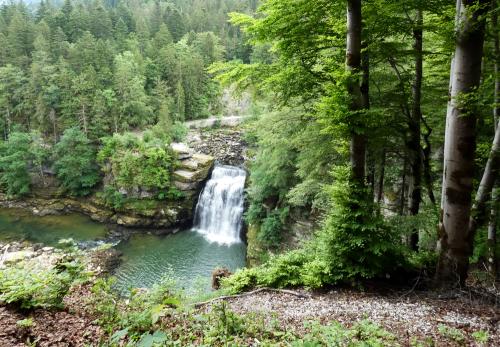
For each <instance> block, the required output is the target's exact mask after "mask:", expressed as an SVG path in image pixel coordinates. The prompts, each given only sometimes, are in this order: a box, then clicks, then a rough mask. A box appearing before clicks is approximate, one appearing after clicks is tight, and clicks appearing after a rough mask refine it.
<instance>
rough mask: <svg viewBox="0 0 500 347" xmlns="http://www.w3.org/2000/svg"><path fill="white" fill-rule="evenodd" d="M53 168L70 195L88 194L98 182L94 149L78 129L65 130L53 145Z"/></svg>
mask: <svg viewBox="0 0 500 347" xmlns="http://www.w3.org/2000/svg"><path fill="white" fill-rule="evenodd" d="M54 170H55V172H56V175H57V178H58V179H59V180H60V182H61V186H62V187H63V188H64V189H65V190H66V191H67V192H68V193H69V194H70V195H75V196H79V195H88V194H89V193H90V192H91V189H92V187H94V186H95V185H96V184H97V183H98V182H99V179H100V177H99V173H98V172H99V171H98V168H97V165H96V152H95V149H94V147H93V146H92V144H91V142H90V140H89V139H88V138H87V137H86V136H85V134H84V133H83V132H82V131H81V130H80V129H78V128H69V129H67V130H65V131H64V133H63V136H62V137H61V140H60V141H59V142H58V143H57V144H56V145H55V147H54Z"/></svg>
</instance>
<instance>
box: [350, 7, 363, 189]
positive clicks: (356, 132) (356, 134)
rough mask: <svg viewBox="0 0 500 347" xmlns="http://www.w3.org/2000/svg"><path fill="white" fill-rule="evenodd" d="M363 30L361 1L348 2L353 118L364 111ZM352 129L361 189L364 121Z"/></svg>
mask: <svg viewBox="0 0 500 347" xmlns="http://www.w3.org/2000/svg"><path fill="white" fill-rule="evenodd" d="M361 28H362V19H361V0H348V1H347V49H346V70H347V72H348V73H349V74H350V75H349V76H348V80H347V91H348V94H349V98H350V104H349V111H350V112H351V113H352V114H353V118H356V117H359V112H360V111H361V110H362V109H363V99H362V95H361V88H360V82H359V73H360V71H361ZM350 128H351V130H350V132H351V145H350V158H351V167H352V178H353V180H354V181H355V182H356V183H357V185H358V186H359V187H360V188H363V187H364V186H365V183H364V181H365V157H366V138H365V134H364V130H363V125H362V121H361V120H358V121H357V122H352V124H350Z"/></svg>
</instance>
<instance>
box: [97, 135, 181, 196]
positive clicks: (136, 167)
mask: <svg viewBox="0 0 500 347" xmlns="http://www.w3.org/2000/svg"><path fill="white" fill-rule="evenodd" d="M174 158H175V157H174V154H173V152H172V150H171V149H170V147H169V144H168V143H165V142H164V141H163V140H162V139H158V138H156V137H155V136H154V135H153V134H150V133H145V134H144V135H143V137H142V138H139V137H137V136H136V135H133V134H124V135H117V134H116V135H114V136H113V137H109V138H105V139H104V145H103V147H102V149H101V150H100V152H99V154H98V160H99V162H100V163H101V165H102V167H103V170H104V173H105V174H106V175H111V177H112V178H113V179H112V182H107V184H106V187H105V190H106V189H107V190H108V192H107V194H109V193H110V192H111V191H112V190H113V189H114V190H115V191H116V190H118V189H125V190H129V189H134V188H136V189H137V188H140V189H144V190H149V191H154V192H155V193H156V194H157V197H159V198H165V197H167V196H168V195H169V194H170V193H172V190H171V184H170V177H171V174H172V171H173V169H174V168H175V159H174ZM111 198H112V196H111Z"/></svg>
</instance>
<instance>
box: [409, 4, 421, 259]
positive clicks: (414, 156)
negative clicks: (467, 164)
mask: <svg viewBox="0 0 500 347" xmlns="http://www.w3.org/2000/svg"><path fill="white" fill-rule="evenodd" d="M422 25H423V14H422V10H420V9H418V10H417V17H416V23H415V27H414V29H413V51H414V54H415V79H414V81H413V86H412V99H413V103H412V108H411V113H410V119H409V122H408V127H409V137H408V143H407V145H408V149H409V152H410V153H409V154H410V158H409V159H410V172H411V178H410V190H409V193H408V195H409V201H408V212H409V214H410V215H411V216H415V215H417V214H418V211H419V210H420V202H421V200H422V147H421V145H420V135H421V125H420V119H421V118H422V110H421V108H420V102H421V99H422V65H423V54H422ZM410 248H411V249H413V250H418V230H413V231H412V233H411V235H410Z"/></svg>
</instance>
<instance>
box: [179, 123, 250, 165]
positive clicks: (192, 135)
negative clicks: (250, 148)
mask: <svg viewBox="0 0 500 347" xmlns="http://www.w3.org/2000/svg"><path fill="white" fill-rule="evenodd" d="M186 141H187V143H188V144H189V146H191V147H192V148H193V149H194V150H195V151H197V152H200V153H203V154H206V155H210V156H212V157H214V158H215V160H216V161H217V162H218V163H220V164H224V165H232V166H242V165H243V163H244V162H245V161H246V160H247V156H246V150H247V144H246V142H245V140H244V139H243V132H242V131H241V130H240V129H238V128H217V129H205V130H203V131H199V130H191V131H190V132H189V134H188V136H187V140H186Z"/></svg>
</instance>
